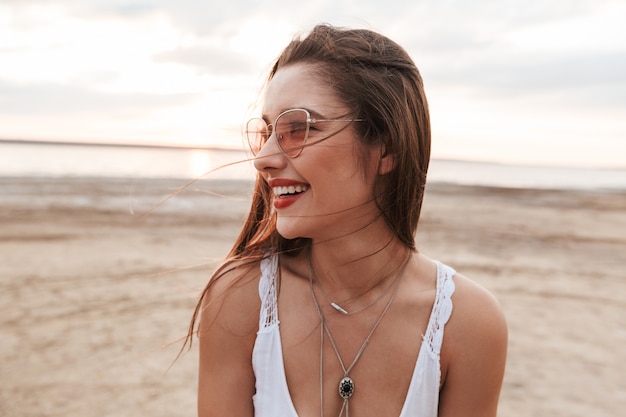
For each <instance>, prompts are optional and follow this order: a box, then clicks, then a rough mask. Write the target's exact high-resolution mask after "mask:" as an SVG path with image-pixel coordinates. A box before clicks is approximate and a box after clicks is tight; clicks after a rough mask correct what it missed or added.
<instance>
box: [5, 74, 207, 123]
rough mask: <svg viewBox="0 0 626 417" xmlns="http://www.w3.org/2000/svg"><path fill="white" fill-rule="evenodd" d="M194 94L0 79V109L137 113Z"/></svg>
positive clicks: (175, 103) (183, 101) (39, 112)
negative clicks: (104, 89) (107, 90)
mask: <svg viewBox="0 0 626 417" xmlns="http://www.w3.org/2000/svg"><path fill="white" fill-rule="evenodd" d="M196 98H198V96H197V95H195V94H189V93H178V94H154V93H133V92H125V93H117V94H113V93H105V92H99V91H95V90H92V89H89V88H86V87H83V86H79V85H76V84H62V83H32V84H25V85H16V84H15V83H12V82H8V81H4V80H0V113H4V114H19V113H24V114H32V115H44V114H45V115H55V114H56V115H63V116H64V117H68V116H72V115H78V114H81V113H98V112H106V113H112V114H117V115H124V114H137V113H146V112H151V111H155V110H158V109H162V108H170V107H176V106H180V105H183V104H187V103H189V102H191V101H193V100H195V99H196Z"/></svg>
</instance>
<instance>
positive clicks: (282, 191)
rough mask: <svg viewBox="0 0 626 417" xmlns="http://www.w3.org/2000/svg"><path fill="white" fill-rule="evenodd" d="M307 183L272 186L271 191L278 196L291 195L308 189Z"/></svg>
mask: <svg viewBox="0 0 626 417" xmlns="http://www.w3.org/2000/svg"><path fill="white" fill-rule="evenodd" d="M308 189H309V187H308V186H307V185H289V186H283V187H273V188H272V192H273V193H274V195H275V196H277V197H278V198H285V197H291V196H293V195H297V194H301V193H303V192H305V191H306V190H308Z"/></svg>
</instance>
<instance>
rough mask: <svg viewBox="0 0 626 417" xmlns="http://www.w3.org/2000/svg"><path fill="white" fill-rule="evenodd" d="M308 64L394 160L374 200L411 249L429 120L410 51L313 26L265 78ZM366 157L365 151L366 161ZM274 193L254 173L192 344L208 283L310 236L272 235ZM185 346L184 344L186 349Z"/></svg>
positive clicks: (295, 247)
mask: <svg viewBox="0 0 626 417" xmlns="http://www.w3.org/2000/svg"><path fill="white" fill-rule="evenodd" d="M297 63H304V64H310V65H311V66H312V68H314V70H315V75H316V76H318V77H319V79H320V80H321V81H322V82H324V83H327V84H328V85H330V86H331V87H332V88H333V89H334V90H335V92H336V93H337V94H338V96H339V98H340V99H342V100H343V101H344V102H345V103H346V105H347V106H348V107H349V108H350V109H352V110H353V114H354V116H355V118H359V119H363V120H364V122H362V123H357V124H355V129H356V133H357V136H358V137H359V140H360V141H361V144H362V146H361V148H362V149H364V150H365V149H366V148H367V147H368V146H370V145H378V146H380V145H383V146H382V148H383V149H384V152H385V154H389V155H392V158H393V169H392V170H391V172H390V173H388V174H386V175H380V176H378V177H377V179H376V183H375V184H374V187H375V188H374V192H375V194H374V195H376V203H377V205H378V208H379V210H380V213H381V215H382V216H383V218H384V219H385V221H386V223H387V225H388V226H389V227H390V229H391V230H392V231H393V233H394V235H395V236H396V237H397V238H398V240H399V241H401V242H402V243H403V244H404V245H405V246H406V247H407V248H409V249H412V250H414V249H415V233H416V231H417V224H418V220H419V216H420V211H421V207H422V200H423V196H424V189H425V185H426V173H427V171H428V163H429V160H430V118H429V113H428V104H427V102H426V96H425V93H424V87H423V82H422V78H421V76H420V74H419V71H418V70H417V67H416V66H415V64H414V63H413V61H412V60H411V58H410V57H409V55H408V54H407V52H406V51H405V50H404V49H403V48H402V47H401V46H399V45H398V44H397V43H395V42H394V41H392V40H390V39H389V38H387V37H385V36H383V35H381V34H378V33H376V32H373V31H371V30H365V29H344V28H338V27H334V26H330V25H318V26H316V27H315V28H313V30H312V31H311V32H310V33H309V34H308V35H306V36H305V37H302V38H295V39H294V40H293V41H291V43H289V45H287V47H286V48H285V49H284V50H283V51H282V53H281V54H280V56H279V57H278V59H277V60H276V62H275V63H274V65H273V67H272V68H271V70H270V73H269V76H268V78H267V81H266V82H267V83H269V82H270V81H271V80H272V79H273V77H274V75H275V74H276V73H277V71H279V70H280V69H281V68H283V67H286V66H289V65H293V64H297ZM364 155H365V152H363V156H364ZM271 201H272V200H271V190H270V188H269V186H268V184H267V182H266V181H265V180H264V179H263V178H262V177H261V175H257V179H256V183H255V188H254V194H253V198H252V206H251V208H250V212H249V214H248V218H247V219H246V222H245V224H244V226H243V228H242V230H241V232H240V234H239V237H238V238H237V240H236V241H235V243H234V245H233V247H232V249H231V251H230V252H229V254H228V258H227V261H226V263H225V264H224V265H222V267H221V268H219V269H218V270H217V271H216V272H215V273H214V274H213V277H212V278H211V280H210V281H209V283H208V285H207V286H206V288H205V289H204V291H203V293H202V295H201V297H200V300H199V302H198V305H197V306H196V310H195V312H194V315H193V318H192V321H191V324H190V327H189V334H188V337H187V340H186V342H185V345H186V344H187V342H189V343H191V337H192V334H193V332H194V328H195V322H196V320H197V317H198V314H199V311H200V308H201V305H202V301H203V299H204V297H205V295H206V294H207V291H208V290H209V288H210V286H211V284H212V282H214V281H215V279H217V278H218V277H219V276H221V275H222V274H223V273H224V272H225V271H229V270H231V268H228V267H227V266H226V265H229V264H230V265H232V262H233V261H237V260H239V261H241V260H245V261H250V262H255V261H258V260H259V259H261V258H262V257H263V256H266V255H267V254H268V253H287V254H289V253H297V252H298V251H299V250H301V249H302V248H305V247H307V246H308V245H309V241H308V239H292V240H288V239H285V238H283V237H281V236H280V235H279V234H278V232H277V230H276V217H275V213H274V211H273V210H272V206H271ZM183 347H184V346H183Z"/></svg>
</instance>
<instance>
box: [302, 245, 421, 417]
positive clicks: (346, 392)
mask: <svg viewBox="0 0 626 417" xmlns="http://www.w3.org/2000/svg"><path fill="white" fill-rule="evenodd" d="M410 259H411V254H410V253H409V256H408V258H407V260H406V262H405V264H404V266H403V267H402V270H401V271H400V273H399V274H398V277H397V278H396V282H395V283H394V285H393V286H394V287H395V288H394V290H393V293H392V294H391V297H389V301H388V302H387V304H386V305H385V308H384V309H383V311H382V312H381V314H380V316H379V317H378V319H376V322H374V325H373V326H372V329H371V330H370V332H369V334H368V335H367V337H366V338H365V341H364V342H363V344H362V345H361V348H360V349H359V351H358V352H357V354H356V356H355V357H354V359H353V360H352V363H351V364H350V366H349V367H347V368H346V366H345V364H344V362H343V359H342V358H341V355H340V354H339V350H338V349H337V346H336V345H335V339H334V338H333V335H332V334H331V333H330V329H329V328H328V325H327V324H326V320H325V319H324V313H323V312H322V309H321V307H320V304H319V302H318V300H317V296H316V295H315V290H314V289H313V263H312V261H311V258H310V255H309V267H310V273H309V288H310V290H311V296H312V298H313V303H314V304H315V309H316V310H317V314H318V315H319V317H320V322H321V326H320V416H321V417H323V416H324V374H323V372H324V333H326V335H328V340H329V341H330V345H331V346H332V348H333V350H334V351H335V355H336V356H337V360H338V361H339V364H340V365H341V369H342V370H343V378H342V379H341V381H339V396H340V397H341V398H342V399H343V404H342V406H341V410H340V411H339V417H342V416H343V415H344V411H345V417H349V416H350V402H349V400H350V397H352V394H354V389H355V385H354V380H353V379H352V378H351V377H350V371H352V368H354V365H356V363H357V361H358V360H359V359H360V357H361V355H362V354H363V351H364V350H365V348H366V347H367V345H368V343H369V342H370V339H371V338H372V336H373V335H374V332H375V331H376V328H377V327H378V325H379V324H380V322H381V321H382V320H383V317H385V314H386V313H387V311H388V310H389V308H390V307H391V304H392V302H393V300H394V298H395V297H396V294H397V293H398V288H400V280H401V278H402V277H403V276H404V271H406V268H407V266H408V264H409V260H410ZM331 305H332V304H331Z"/></svg>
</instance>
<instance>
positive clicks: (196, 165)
mask: <svg viewBox="0 0 626 417" xmlns="http://www.w3.org/2000/svg"><path fill="white" fill-rule="evenodd" d="M210 169H212V161H211V155H210V153H209V152H208V151H201V150H192V151H190V152H189V162H188V172H189V175H190V176H191V177H192V178H198V177H202V176H203V175H206V174H207V172H208V171H209V170H210Z"/></svg>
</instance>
